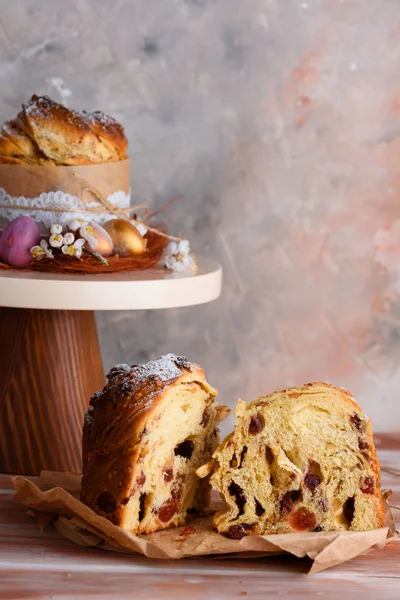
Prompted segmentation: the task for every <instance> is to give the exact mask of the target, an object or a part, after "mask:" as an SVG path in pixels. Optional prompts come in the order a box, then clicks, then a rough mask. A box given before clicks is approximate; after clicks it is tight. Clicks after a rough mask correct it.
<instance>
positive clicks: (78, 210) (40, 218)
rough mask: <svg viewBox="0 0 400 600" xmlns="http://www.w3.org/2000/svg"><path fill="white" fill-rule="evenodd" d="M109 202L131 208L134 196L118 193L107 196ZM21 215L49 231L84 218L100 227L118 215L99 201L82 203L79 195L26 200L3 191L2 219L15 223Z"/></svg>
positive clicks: (48, 195)
mask: <svg viewBox="0 0 400 600" xmlns="http://www.w3.org/2000/svg"><path fill="white" fill-rule="evenodd" d="M107 202H108V203H109V204H111V205H112V206H113V207H114V208H115V209H116V210H117V211H118V210H119V209H125V208H129V206H130V202H131V196H130V193H129V194H126V193H125V192H123V191H122V190H118V191H116V192H114V193H113V194H111V195H110V196H108V197H107ZM22 216H26V217H31V218H32V219H34V221H36V222H37V223H43V225H44V226H45V227H46V228H50V226H51V225H53V223H59V224H60V225H62V226H63V227H65V226H66V225H67V223H68V221H71V220H72V219H82V218H84V219H87V220H90V221H95V222H96V223H100V225H101V224H103V223H105V222H106V221H109V220H110V219H112V218H114V217H116V216H117V215H113V214H110V212H107V211H106V210H105V207H104V205H103V204H101V203H100V202H97V201H95V200H94V201H92V202H85V203H83V202H82V201H81V200H80V199H79V198H78V196H71V194H66V193H64V192H62V191H61V190H58V191H56V192H46V193H43V194H40V196H38V197H37V198H25V197H24V196H19V197H15V196H10V195H9V194H7V192H6V191H5V190H4V189H3V188H0V218H4V219H7V220H8V221H12V220H13V219H16V218H17V217H22Z"/></svg>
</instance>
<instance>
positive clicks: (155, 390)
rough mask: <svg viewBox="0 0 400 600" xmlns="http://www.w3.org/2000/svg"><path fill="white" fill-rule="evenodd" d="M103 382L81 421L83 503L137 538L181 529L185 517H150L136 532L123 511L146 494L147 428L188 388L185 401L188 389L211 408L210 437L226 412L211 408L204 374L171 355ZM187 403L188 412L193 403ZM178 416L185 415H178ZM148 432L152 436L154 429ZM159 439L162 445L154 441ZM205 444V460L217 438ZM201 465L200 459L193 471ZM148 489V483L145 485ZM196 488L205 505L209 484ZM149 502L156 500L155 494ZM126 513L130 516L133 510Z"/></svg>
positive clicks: (118, 371) (117, 370)
mask: <svg viewBox="0 0 400 600" xmlns="http://www.w3.org/2000/svg"><path fill="white" fill-rule="evenodd" d="M107 378H108V383H107V385H106V386H105V388H104V389H103V390H102V391H101V392H97V393H95V394H94V395H93V397H92V398H91V400H90V406H89V409H88V411H87V413H86V415H85V419H84V429H83V474H82V487H81V499H82V501H83V502H85V504H87V505H88V506H90V507H91V508H92V509H93V510H95V511H96V512H97V513H98V514H100V515H102V516H105V517H107V518H108V519H110V520H111V521H112V522H114V523H116V524H118V525H120V526H122V527H125V528H126V529H130V530H131V531H138V532H139V533H142V532H146V533H149V532H151V531H156V530H158V529H162V528H165V527H170V526H172V525H178V524H182V522H184V516H183V517H181V520H176V519H175V520H173V521H170V520H167V521H165V522H160V520H158V519H157V517H156V515H154V516H153V517H152V518H151V519H148V520H147V522H146V523H142V524H139V526H138V523H137V522H136V521H137V519H136V521H135V519H133V520H132V518H131V516H130V515H129V514H128V510H127V509H128V506H127V505H128V503H129V502H130V499H132V502H131V504H132V503H133V504H134V502H135V501H136V495H137V494H138V493H139V494H140V493H141V491H142V490H143V489H144V488H143V486H144V481H145V480H146V476H145V474H144V472H145V473H147V478H148V479H149V472H148V471H146V464H147V463H146V457H149V453H150V454H151V452H152V451H151V448H153V446H151V444H150V446H149V429H151V426H150V423H151V421H152V420H154V415H155V413H156V412H157V411H158V413H160V407H161V406H164V405H165V403H166V402H167V403H168V402H170V400H169V398H170V397H171V396H168V394H171V395H173V396H174V398H175V399H176V397H177V396H178V395H179V394H181V393H182V392H176V390H177V389H178V388H181V389H182V388H184V389H188V388H189V398H191V397H192V396H190V393H191V392H190V388H191V386H194V388H196V389H198V388H199V387H200V388H201V389H202V390H204V391H203V392H202V394H203V395H204V397H205V398H209V400H208V401H207V404H208V403H209V405H210V413H209V415H208V418H207V426H210V427H211V429H210V433H211V434H212V433H213V429H214V428H215V425H216V424H217V423H218V421H220V420H221V419H222V418H223V417H224V416H225V414H226V412H225V407H219V406H218V405H217V404H216V403H215V402H214V396H215V395H216V390H214V389H213V388H212V387H211V386H209V384H208V383H207V381H206V378H205V374H204V371H203V369H202V368H201V367H200V366H199V365H197V364H195V363H191V362H189V361H187V360H186V359H185V358H182V357H178V356H176V355H173V354H169V355H166V356H164V357H162V358H161V359H159V360H157V361H152V362H150V363H148V364H146V365H142V366H136V365H134V366H133V367H128V366H127V365H117V366H116V367H114V368H113V369H112V370H111V371H110V373H109V374H108V376H107ZM172 390H175V391H172ZM193 391H194V390H193ZM193 399H194V396H193ZM189 402H190V406H192V403H191V400H189ZM201 410H203V409H201ZM179 413H180V414H183V413H182V412H181V409H179ZM188 414H189V413H188ZM201 414H202V413H201V412H200V418H199V417H196V419H197V420H196V424H197V427H198V428H200V429H201V430H202V431H203V429H204V428H203V427H201V423H200V420H201ZM208 419H210V423H208ZM164 424H165V422H164ZM157 427H158V426H157ZM162 427H163V425H162V421H160V431H159V432H158V433H157V431H156V432H155V438H156V441H155V448H157V447H158V445H159V444H160V443H161V437H162V435H163V431H162ZM204 427H205V425H204ZM152 430H153V432H154V424H153V425H152ZM207 431H208V430H206V429H204V434H201V435H200V437H197V438H196V439H199V440H200V442H201V440H202V438H201V436H202V435H206V432H207ZM182 435H183V436H184V438H183V439H185V438H186V437H187V433H186V434H184V433H183V434H182ZM207 435H208V434H207ZM158 436H160V440H158V439H157V437H158ZM153 437H154V436H153ZM169 437H170V434H168V435H167V439H169ZM206 438H207V436H206ZM206 438H204V439H205V444H206V445H207V444H210V446H209V448H208V450H207V458H209V457H210V456H211V454H212V452H213V451H214V449H215V447H216V445H217V443H218V435H217V433H215V434H214V435H212V436H211V438H212V439H211V438H210V440H208V438H207V439H206ZM193 439H194V438H193ZM180 441H182V439H180ZM200 442H199V444H200ZM152 460H153V459H152ZM154 460H155V458H154ZM168 460H169V459H168ZM171 460H172V461H174V460H175V462H176V460H177V459H176V458H174V447H172V456H171ZM167 462H168V461H167ZM163 464H164V463H163ZM200 464H201V458H200V462H198V463H197V466H199V465H200ZM196 468H197V467H196ZM153 471H154V461H153ZM171 472H172V471H171ZM193 475H194V471H193ZM171 477H172V475H171ZM165 481H167V480H165ZM168 481H170V480H169V479H168ZM148 483H149V481H147V483H146V485H147V484H148ZM172 483H173V482H171V485H172ZM199 484H200V485H199ZM197 485H198V487H199V489H198V495H197V499H198V501H199V502H200V501H201V500H199V498H200V497H202V498H203V501H205V499H206V498H207V497H208V493H209V484H208V482H207V484H206V485H202V484H201V482H198V484H197ZM146 491H147V490H146ZM193 493H194V490H193ZM148 496H149V497H150V496H152V497H153V496H154V497H155V496H156V494H155V493H154V490H152V492H151V493H149V494H148ZM154 500H156V498H155V499H154ZM130 512H131V514H132V510H131V511H130ZM182 518H183V520H182ZM138 527H139V529H138Z"/></svg>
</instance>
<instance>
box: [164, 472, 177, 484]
mask: <svg viewBox="0 0 400 600" xmlns="http://www.w3.org/2000/svg"><path fill="white" fill-rule="evenodd" d="M163 477H164V481H167V482H168V481H172V479H173V477H174V471H173V470H172V469H165V470H164V475H163Z"/></svg>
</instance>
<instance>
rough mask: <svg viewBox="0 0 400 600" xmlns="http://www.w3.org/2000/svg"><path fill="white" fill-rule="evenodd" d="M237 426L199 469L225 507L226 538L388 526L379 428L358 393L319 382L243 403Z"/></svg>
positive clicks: (218, 521)
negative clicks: (376, 439) (358, 400)
mask: <svg viewBox="0 0 400 600" xmlns="http://www.w3.org/2000/svg"><path fill="white" fill-rule="evenodd" d="M236 417H237V423H236V427H235V431H234V432H233V433H232V434H230V435H229V436H228V437H227V438H226V439H225V440H224V441H223V443H222V444H221V446H220V447H219V448H218V449H217V451H216V452H215V453H214V455H213V461H211V462H209V463H208V464H207V465H204V466H203V467H201V468H200V469H199V470H198V474H199V475H200V476H206V475H209V474H210V473H211V472H213V474H212V477H211V483H212V485H213V486H214V487H215V488H216V489H217V490H218V491H219V492H220V494H221V496H222V499H223V500H224V502H225V509H224V510H223V511H222V512H219V513H217V514H216V515H215V517H214V521H213V523H214V526H215V527H216V528H217V529H218V531H219V532H220V533H225V534H227V535H228V536H229V537H232V538H237V539H240V538H241V537H243V535H247V534H264V533H289V532H296V531H333V530H338V531H341V530H347V529H350V530H352V531H362V530H368V529H374V528H376V527H382V526H383V512H384V510H383V502H382V496H381V492H380V469H379V463H378V460H377V457H376V451H375V447H374V442H373V439H372V430H371V423H370V421H369V419H368V418H367V417H366V416H365V415H364V414H363V413H362V411H361V409H360V407H359V406H358V404H357V403H356V402H355V400H354V398H353V396H352V395H351V394H350V393H349V392H347V391H346V390H343V389H339V388H336V387H334V386H332V385H328V384H326V383H312V384H307V385H304V386H302V387H299V388H292V389H289V390H283V391H282V392H276V393H274V394H271V395H269V396H266V397H261V398H258V399H257V400H254V401H253V402H251V403H250V404H249V405H247V406H246V403H245V402H244V401H243V400H239V402H238V405H237V408H236Z"/></svg>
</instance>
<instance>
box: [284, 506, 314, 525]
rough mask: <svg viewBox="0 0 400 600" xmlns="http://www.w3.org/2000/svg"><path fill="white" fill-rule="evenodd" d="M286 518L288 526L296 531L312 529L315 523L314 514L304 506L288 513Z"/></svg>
mask: <svg viewBox="0 0 400 600" xmlns="http://www.w3.org/2000/svg"><path fill="white" fill-rule="evenodd" d="M288 520H289V525H290V527H291V528H292V529H296V530H297V531H312V530H313V529H315V527H316V525H317V519H316V516H315V514H314V513H313V512H311V511H310V510H308V508H304V507H302V508H299V510H294V511H293V512H292V513H290V515H289V519H288Z"/></svg>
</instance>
